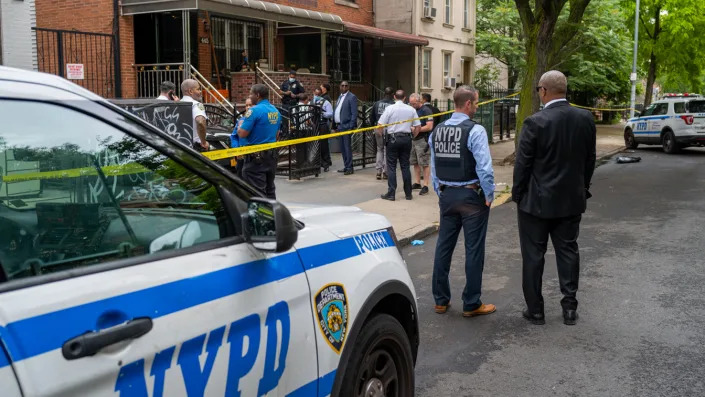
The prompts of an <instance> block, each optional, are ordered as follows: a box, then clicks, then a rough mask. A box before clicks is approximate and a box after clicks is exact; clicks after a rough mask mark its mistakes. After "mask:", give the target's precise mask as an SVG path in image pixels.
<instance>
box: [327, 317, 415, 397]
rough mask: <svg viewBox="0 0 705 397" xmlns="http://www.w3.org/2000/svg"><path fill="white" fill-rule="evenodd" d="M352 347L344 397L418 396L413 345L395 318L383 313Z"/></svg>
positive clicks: (344, 377)
mask: <svg viewBox="0 0 705 397" xmlns="http://www.w3.org/2000/svg"><path fill="white" fill-rule="evenodd" d="M352 348H353V349H354V350H353V351H352V354H351V355H350V361H349V362H348V366H347V368H346V369H345V374H344V375H343V378H342V382H341V386H342V387H341V388H340V396H341V397H363V396H364V397H368V396H372V397H377V396H379V397H407V396H413V395H414V359H413V356H412V353H411V344H410V342H409V338H408V336H407V334H406V332H405V331H404V328H403V327H402V326H401V324H399V321H397V320H396V319H395V318H394V317H392V316H390V315H388V314H379V315H376V316H374V317H372V318H371V319H369V320H368V321H367V323H366V324H365V325H364V326H363V328H362V331H361V332H360V336H359V337H358V338H357V340H356V341H355V344H354V345H353V346H352Z"/></svg>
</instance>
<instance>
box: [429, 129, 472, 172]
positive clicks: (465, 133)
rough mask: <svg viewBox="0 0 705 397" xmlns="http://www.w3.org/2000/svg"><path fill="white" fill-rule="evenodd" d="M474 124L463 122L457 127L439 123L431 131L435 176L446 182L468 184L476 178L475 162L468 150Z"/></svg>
mask: <svg viewBox="0 0 705 397" xmlns="http://www.w3.org/2000/svg"><path fill="white" fill-rule="evenodd" d="M473 127H475V122H473V121H472V120H465V121H463V122H462V123H460V124H458V125H446V124H445V123H441V124H440V125H439V126H438V128H436V129H435V130H434V131H433V134H432V135H431V137H432V138H431V140H432V142H433V154H434V167H435V168H436V176H437V177H438V179H440V180H441V181H446V182H469V181H472V180H475V179H478V178H477V171H476V170H475V168H476V166H477V162H476V161H475V157H474V156H473V155H472V153H471V152H470V150H469V149H468V138H469V137H470V131H471V130H472V129H473Z"/></svg>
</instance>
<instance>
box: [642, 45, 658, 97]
mask: <svg viewBox="0 0 705 397" xmlns="http://www.w3.org/2000/svg"><path fill="white" fill-rule="evenodd" d="M655 82H656V55H654V52H653V51H651V58H650V59H649V74H648V76H647V77H646V92H645V93H644V109H646V107H647V106H649V105H651V101H653V93H654V83H655Z"/></svg>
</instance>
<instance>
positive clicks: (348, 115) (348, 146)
mask: <svg viewBox="0 0 705 397" xmlns="http://www.w3.org/2000/svg"><path fill="white" fill-rule="evenodd" d="M333 119H334V121H335V123H336V124H337V125H338V128H337V129H336V131H338V132H343V131H350V130H353V129H355V128H356V127H357V97H356V96H355V94H353V93H352V92H350V84H348V82H347V81H343V82H342V83H340V97H339V98H338V102H336V103H335V112H334V115H333ZM340 138H341V141H342V145H341V146H342V148H341V150H342V152H343V163H344V164H345V165H344V166H343V169H341V170H338V172H342V173H344V174H345V175H351V174H353V173H354V171H353V165H352V163H353V161H352V157H353V154H352V139H351V135H349V134H348V135H343V136H342V137H340Z"/></svg>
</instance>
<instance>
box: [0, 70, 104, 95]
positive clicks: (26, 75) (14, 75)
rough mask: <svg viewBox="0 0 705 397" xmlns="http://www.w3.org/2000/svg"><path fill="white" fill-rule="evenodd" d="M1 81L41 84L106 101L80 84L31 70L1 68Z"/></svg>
mask: <svg viewBox="0 0 705 397" xmlns="http://www.w3.org/2000/svg"><path fill="white" fill-rule="evenodd" d="M0 80H5V81H17V82H22V83H31V84H39V85H43V86H47V87H54V88H58V89H60V90H64V91H68V92H70V93H73V94H76V95H79V96H82V97H84V98H86V99H89V100H94V101H100V100H104V99H103V98H102V97H100V96H98V95H96V94H94V93H92V92H90V91H88V90H87V89H85V88H83V87H81V86H79V85H78V84H74V83H72V82H70V81H68V80H66V79H64V78H63V77H60V76H57V75H53V74H49V73H41V72H34V71H30V70H24V69H17V68H11V67H7V66H0ZM27 97H28V98H29V97H30V96H29V95H27ZM33 98H34V97H33Z"/></svg>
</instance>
